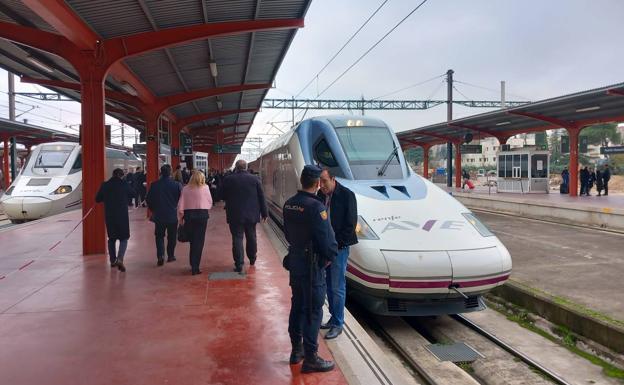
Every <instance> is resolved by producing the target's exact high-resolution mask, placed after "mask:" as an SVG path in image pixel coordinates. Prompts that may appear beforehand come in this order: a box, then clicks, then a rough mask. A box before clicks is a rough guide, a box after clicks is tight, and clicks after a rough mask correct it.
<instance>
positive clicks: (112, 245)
mask: <svg viewBox="0 0 624 385" xmlns="http://www.w3.org/2000/svg"><path fill="white" fill-rule="evenodd" d="M116 243H117V239H110V238H109V239H108V258H109V260H110V263H114V262H115V261H119V262H122V263H123V259H124V256H125V255H126V248H127V247H128V240H127V239H120V240H119V251H118V250H117V248H116Z"/></svg>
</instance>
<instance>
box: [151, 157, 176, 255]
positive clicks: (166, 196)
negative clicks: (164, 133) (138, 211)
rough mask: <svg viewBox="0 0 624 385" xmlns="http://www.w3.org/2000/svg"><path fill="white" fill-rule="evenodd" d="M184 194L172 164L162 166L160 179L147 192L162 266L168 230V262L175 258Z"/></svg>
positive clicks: (157, 253)
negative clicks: (173, 176)
mask: <svg viewBox="0 0 624 385" xmlns="http://www.w3.org/2000/svg"><path fill="white" fill-rule="evenodd" d="M181 194H182V185H181V184H180V183H178V182H176V181H174V180H173V179H171V166H170V165H168V164H165V165H163V166H162V167H161V168H160V179H159V180H157V181H156V182H154V183H152V184H151V186H150V189H149V191H148V193H147V198H146V200H147V207H149V209H150V211H151V212H152V217H151V221H152V222H154V225H155V230H154V235H155V237H156V258H157V265H158V266H162V265H163V263H164V255H165V232H167V262H173V261H175V260H176V258H175V246H176V236H177V233H178V214H177V207H178V200H180V195H181Z"/></svg>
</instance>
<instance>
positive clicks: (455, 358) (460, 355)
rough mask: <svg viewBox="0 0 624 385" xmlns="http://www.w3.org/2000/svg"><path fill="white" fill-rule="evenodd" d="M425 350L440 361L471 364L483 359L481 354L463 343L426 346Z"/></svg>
mask: <svg viewBox="0 0 624 385" xmlns="http://www.w3.org/2000/svg"><path fill="white" fill-rule="evenodd" d="M425 348H426V349H427V350H429V353H431V354H433V355H434V356H435V357H436V358H437V359H438V360H440V361H451V362H472V361H475V360H476V359H477V358H479V357H481V358H485V356H484V355H483V354H481V353H479V352H478V351H476V350H474V349H473V348H472V347H471V346H469V345H468V344H465V343H464V342H455V343H453V344H450V345H444V344H432V345H426V346H425Z"/></svg>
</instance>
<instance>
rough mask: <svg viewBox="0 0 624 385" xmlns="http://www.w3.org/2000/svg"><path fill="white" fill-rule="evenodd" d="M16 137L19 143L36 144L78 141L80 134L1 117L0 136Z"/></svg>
mask: <svg viewBox="0 0 624 385" xmlns="http://www.w3.org/2000/svg"><path fill="white" fill-rule="evenodd" d="M3 137H15V138H16V139H17V142H18V143H21V144H23V145H25V146H35V145H37V144H40V143H46V142H78V135H74V134H69V133H67V132H63V131H58V130H53V129H50V128H45V127H40V126H35V125H32V124H28V123H21V122H16V121H13V120H9V119H4V118H0V138H3Z"/></svg>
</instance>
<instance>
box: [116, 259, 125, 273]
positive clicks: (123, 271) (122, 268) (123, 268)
mask: <svg viewBox="0 0 624 385" xmlns="http://www.w3.org/2000/svg"><path fill="white" fill-rule="evenodd" d="M117 268H118V269H119V271H121V272H122V273H125V271H126V267H125V266H124V264H123V262H117Z"/></svg>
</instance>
